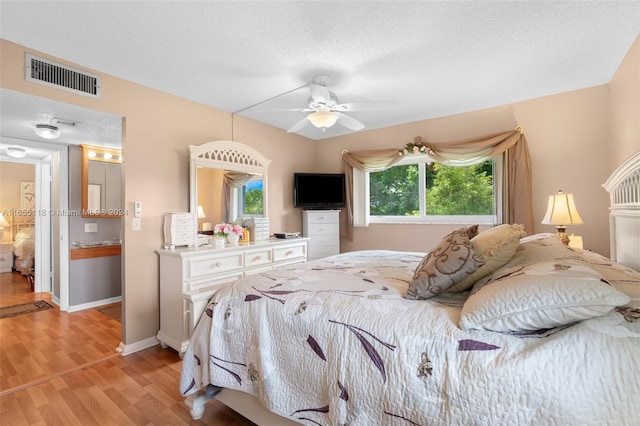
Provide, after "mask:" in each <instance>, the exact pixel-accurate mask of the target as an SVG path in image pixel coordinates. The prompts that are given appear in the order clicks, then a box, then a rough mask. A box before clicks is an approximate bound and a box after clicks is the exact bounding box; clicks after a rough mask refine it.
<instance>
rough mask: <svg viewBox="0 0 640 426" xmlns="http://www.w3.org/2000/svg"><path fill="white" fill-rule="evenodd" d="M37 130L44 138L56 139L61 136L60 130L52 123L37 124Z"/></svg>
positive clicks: (37, 133)
mask: <svg viewBox="0 0 640 426" xmlns="http://www.w3.org/2000/svg"><path fill="white" fill-rule="evenodd" d="M35 132H36V135H38V136H40V137H41V138H44V139H55V138H57V137H59V136H60V130H58V128H57V127H56V126H53V125H51V124H36V129H35Z"/></svg>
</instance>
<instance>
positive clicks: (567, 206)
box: [542, 190, 582, 245]
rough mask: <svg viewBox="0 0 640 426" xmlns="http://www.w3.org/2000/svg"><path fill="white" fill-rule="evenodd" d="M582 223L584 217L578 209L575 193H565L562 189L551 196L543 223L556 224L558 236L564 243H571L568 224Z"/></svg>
mask: <svg viewBox="0 0 640 426" xmlns="http://www.w3.org/2000/svg"><path fill="white" fill-rule="evenodd" d="M581 223H582V218H581V217H580V214H579V213H578V209H576V203H575V201H574V200H573V194H565V193H564V192H562V190H560V191H558V193H557V194H554V195H550V196H549V204H548V205H547V213H546V214H545V215H544V219H542V224H543V225H556V229H557V230H558V238H560V240H561V241H562V242H563V243H564V244H567V245H568V244H569V236H568V235H567V232H566V231H567V228H566V225H579V224H581Z"/></svg>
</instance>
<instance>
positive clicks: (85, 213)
mask: <svg viewBox="0 0 640 426" xmlns="http://www.w3.org/2000/svg"><path fill="white" fill-rule="evenodd" d="M80 149H81V152H82V167H81V170H82V217H112V218H113V217H120V216H123V215H124V214H125V213H126V210H125V209H124V207H123V202H122V197H121V199H120V207H119V208H114V209H110V211H111V213H91V212H90V211H89V160H91V161H100V162H103V163H116V164H122V150H120V149H112V148H104V147H101V146H91V145H80ZM90 151H93V152H95V153H96V154H99V155H103V156H104V155H105V154H111V155H112V158H104V157H102V158H100V157H89V152H90ZM120 176H121V179H120V185H122V170H121V171H120Z"/></svg>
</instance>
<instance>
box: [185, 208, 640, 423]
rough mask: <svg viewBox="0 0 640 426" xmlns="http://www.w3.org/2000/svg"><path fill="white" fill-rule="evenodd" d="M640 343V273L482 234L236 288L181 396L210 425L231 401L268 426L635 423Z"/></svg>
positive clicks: (570, 251)
mask: <svg viewBox="0 0 640 426" xmlns="http://www.w3.org/2000/svg"><path fill="white" fill-rule="evenodd" d="M627 210H629V209H627ZM636 220H640V219H636ZM625 229H628V227H627V228H625ZM639 347H640V272H638V271H636V270H634V269H632V268H631V267H629V266H626V265H624V264H622V263H618V262H615V261H612V260H611V259H608V258H605V257H603V256H601V255H599V254H596V253H592V252H589V251H587V250H582V249H579V248H574V247H569V246H565V245H564V244H562V243H561V242H560V241H559V240H558V239H557V238H556V236H555V235H553V234H536V235H528V236H527V235H525V234H524V232H523V231H522V227H521V226H520V225H501V226H498V227H495V228H491V229H489V230H486V231H483V232H477V227H473V226H469V227H463V228H460V229H458V230H456V231H454V232H452V233H451V234H449V235H446V236H443V238H442V241H441V242H440V244H438V246H437V247H434V249H433V250H431V251H430V252H429V253H413V252H395V251H384V250H375V251H361V252H352V253H343V254H340V255H337V256H332V257H329V258H325V259H320V260H315V261H311V262H308V263H306V264H297V265H292V266H290V267H285V268H280V269H276V270H273V271H269V272H264V273H261V274H256V275H252V276H249V277H246V278H243V279H241V280H239V281H237V282H235V283H233V284H232V285H229V286H226V287H223V288H221V289H220V290H219V291H218V292H217V293H216V294H215V295H214V296H213V298H212V299H211V301H210V302H209V304H208V305H207V307H206V309H205V312H204V313H203V315H202V317H201V319H200V321H199V323H198V325H197V327H196V329H195V330H194V333H193V335H192V337H191V340H190V344H189V346H188V348H187V351H186V353H185V354H184V359H183V365H182V374H181V383H180V388H181V392H182V393H183V395H184V396H185V397H187V400H186V403H187V405H188V406H189V407H190V408H191V414H192V416H193V417H194V418H199V417H200V416H202V414H203V410H204V404H205V403H206V401H207V400H208V399H210V398H212V397H216V398H218V399H219V400H221V401H222V402H223V403H225V404H227V405H229V406H231V407H232V408H234V409H236V410H237V411H240V412H241V413H242V414H244V415H245V416H246V417H248V418H249V419H250V420H252V421H254V422H256V423H258V424H261V425H262V424H273V425H284V424H296V423H300V424H307V425H341V424H349V425H372V424H376V425H391V424H393V425H395V424H398V425H404V424H406V425H430V424H437V425H460V424H465V425H467V424H468V425H474V424H482V425H484V424H527V425H530V424H562V425H574V424H575V425H585V424H616V425H627V424H629V425H631V424H636V422H637V415H638V412H640V380H638V378H639V377H640V357H638V348H639ZM256 400H257V401H259V404H255V401H256ZM238 401H239V402H238ZM234 404H235V405H234ZM247 407H252V408H251V410H247V409H246V408H247ZM265 408H266V409H265ZM254 410H255V411H254Z"/></svg>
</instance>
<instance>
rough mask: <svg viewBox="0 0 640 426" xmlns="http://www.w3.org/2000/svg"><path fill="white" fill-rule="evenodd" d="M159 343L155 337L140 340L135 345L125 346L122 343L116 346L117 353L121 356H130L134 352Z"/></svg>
mask: <svg viewBox="0 0 640 426" xmlns="http://www.w3.org/2000/svg"><path fill="white" fill-rule="evenodd" d="M159 343H160V342H159V341H158V339H156V338H155V337H149V338H148V339H144V340H140V341H138V342H135V343H131V344H128V345H125V344H124V343H123V342H120V345H119V346H118V352H120V353H121V354H122V355H123V356H127V355H131V354H132V353H134V352H138V351H141V350H143V349H147V348H150V347H152V346H155V345H157V344H159Z"/></svg>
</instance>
